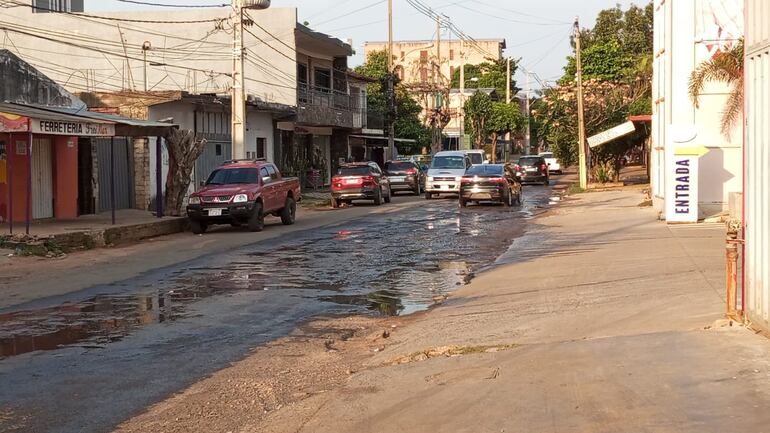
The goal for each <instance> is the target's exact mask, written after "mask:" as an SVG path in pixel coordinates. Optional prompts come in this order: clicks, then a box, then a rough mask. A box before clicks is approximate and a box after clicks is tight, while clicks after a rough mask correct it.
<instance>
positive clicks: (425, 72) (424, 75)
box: [420, 68, 428, 83]
mask: <svg viewBox="0 0 770 433" xmlns="http://www.w3.org/2000/svg"><path fill="white" fill-rule="evenodd" d="M420 81H422V82H423V83H425V82H427V81H428V70H427V69H425V68H422V69H420Z"/></svg>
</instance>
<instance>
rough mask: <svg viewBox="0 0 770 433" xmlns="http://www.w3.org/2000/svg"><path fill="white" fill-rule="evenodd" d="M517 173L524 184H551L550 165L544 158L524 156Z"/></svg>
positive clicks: (520, 160) (520, 159)
mask: <svg viewBox="0 0 770 433" xmlns="http://www.w3.org/2000/svg"><path fill="white" fill-rule="evenodd" d="M516 173H517V174H518V176H519V178H520V179H521V182H522V183H542V184H543V185H548V184H550V183H551V177H550V175H549V173H548V164H547V163H546V162H545V158H543V157H542V156H522V157H521V158H519V163H518V165H517V167H516Z"/></svg>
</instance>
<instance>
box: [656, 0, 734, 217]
mask: <svg viewBox="0 0 770 433" xmlns="http://www.w3.org/2000/svg"><path fill="white" fill-rule="evenodd" d="M742 3H743V2H742V0H685V1H665V0H655V1H654V14H655V15H654V35H655V36H654V67H653V70H654V72H653V86H652V99H653V115H652V141H653V144H652V150H651V170H650V178H651V179H650V181H651V189H652V196H653V205H654V206H655V208H656V209H657V210H658V211H659V212H660V214H661V216H662V217H663V218H664V219H666V220H667V221H670V222H694V221H697V220H698V219H701V218H704V217H708V216H712V215H716V214H720V213H722V212H726V211H728V210H730V209H729V203H730V199H731V196H733V197H734V196H735V194H740V193H741V191H742V181H741V178H742V176H741V167H742V137H743V134H742V128H741V124H740V122H736V123H735V124H734V125H733V126H732V128H731V130H730V131H729V132H728V133H727V134H723V133H722V131H721V130H720V124H721V115H722V112H723V111H724V107H725V105H726V103H727V99H728V96H729V93H730V88H729V86H727V85H726V84H724V83H720V82H712V83H708V84H707V87H706V89H705V91H704V92H703V93H702V95H701V97H700V104H699V106H698V107H696V106H695V104H694V103H693V101H692V100H691V98H690V95H689V93H688V84H689V78H690V75H691V73H692V71H693V70H694V69H695V68H696V67H697V66H698V65H699V64H700V63H701V62H703V61H706V60H708V59H710V58H712V57H713V56H714V55H715V54H716V53H718V52H720V51H726V50H729V49H731V48H732V47H734V46H735V44H737V43H738V41H739V40H740V38H741V37H742V36H743V27H744V26H743V4H742ZM699 149H700V150H699ZM688 153H689V154H688ZM693 154H695V155H693ZM698 154H702V156H700V157H698V156H697V155H698ZM693 156H694V157H693ZM685 164H686V165H687V166H685ZM695 168H697V170H696V169H695ZM677 170H679V171H677ZM685 171H687V172H688V176H682V175H681V174H682V173H684V172H685ZM685 181H686V182H685Z"/></svg>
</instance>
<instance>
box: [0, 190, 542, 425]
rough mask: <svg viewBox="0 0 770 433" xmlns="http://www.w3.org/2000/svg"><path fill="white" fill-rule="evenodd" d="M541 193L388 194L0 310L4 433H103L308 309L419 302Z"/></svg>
mask: <svg viewBox="0 0 770 433" xmlns="http://www.w3.org/2000/svg"><path fill="white" fill-rule="evenodd" d="M551 195H552V190H551V188H547V187H542V186H531V187H530V186H528V187H526V188H525V195H524V205H523V206H522V207H520V208H517V207H514V208H512V209H508V208H505V207H501V206H472V207H469V208H467V209H464V210H460V209H459V207H458V206H457V202H456V200H452V199H440V200H432V201H419V202H417V200H419V199H417V198H411V197H397V198H396V199H395V200H394V205H392V206H390V207H383V208H382V209H383V211H382V212H378V213H369V214H368V215H364V216H362V217H360V218H355V219H352V220H349V221H345V222H341V223H333V224H331V225H327V226H323V227H319V228H314V229H309V230H304V231H296V232H290V233H286V234H282V235H280V236H278V237H275V238H272V239H266V240H263V241H260V242H256V243H252V244H248V245H245V246H242V247H237V248H233V249H231V250H228V251H226V252H224V251H221V250H216V251H215V252H213V253H211V254H209V255H204V256H202V257H199V258H195V259H192V260H190V261H187V262H184V263H182V264H176V265H171V266H166V267H163V268H161V269H156V270H153V271H149V272H146V273H143V274H141V275H138V276H133V277H130V278H127V279H119V278H116V279H115V280H114V281H109V282H106V283H103V284H97V285H95V286H93V287H90V288H87V289H85V290H80V291H77V292H74V293H69V294H63V295H58V296H56V297H51V298H47V299H41V300H36V301H33V302H30V303H27V304H24V305H22V306H21V307H11V308H7V309H5V310H3V311H2V314H1V315H0V344H1V346H0V348H1V349H2V353H3V356H4V357H3V358H0V379H1V380H2V383H3V386H2V388H0V432H6V431H29V432H36V433H42V432H73V433H74V432H78V433H80V432H106V431H110V430H111V429H112V428H113V427H114V426H116V425H117V424H118V423H120V422H121V421H123V420H125V419H127V418H128V417H130V416H131V415H134V414H136V413H138V412H140V411H141V410H142V409H143V408H145V407H147V406H148V405H150V404H152V403H154V402H157V401H159V400H161V399H162V398H164V397H167V396H168V395H170V394H172V393H174V392H177V391H179V390H181V389H184V388H185V387H186V386H189V385H190V384H191V383H194V382H195V381H196V380H198V379H200V378H202V377H205V376H206V375H208V374H211V373H212V372H214V371H216V370H218V369H220V368H223V367H225V366H227V365H229V363H231V362H233V361H236V360H238V359H240V358H242V357H243V356H245V355H246V354H247V353H248V351H249V350H250V349H252V348H253V347H255V346H258V345H260V344H263V343H265V342H267V341H271V340H273V339H276V338H279V337H281V336H284V335H286V334H287V333H288V332H290V331H291V330H292V329H294V328H295V327H296V326H297V325H298V324H299V323H301V322H303V321H306V320H308V319H310V318H312V317H313V316H317V315H328V314H351V313H362V312H365V313H367V312H368V313H371V314H386V315H403V314H409V313H413V312H416V311H420V310H424V309H426V308H429V307H430V306H431V305H433V304H435V303H436V302H437V301H440V300H441V299H442V298H443V297H444V296H446V295H447V294H448V293H449V292H451V291H452V290H454V289H455V288H457V287H459V286H461V285H463V284H464V283H465V282H467V281H469V279H471V278H472V277H473V275H474V272H477V271H478V270H480V269H482V268H484V267H487V266H489V265H490V264H492V263H493V262H494V261H495V260H496V259H497V258H498V257H499V256H500V255H502V254H503V253H505V252H506V250H507V249H508V247H509V246H510V245H511V243H512V241H513V240H514V239H515V238H517V237H518V236H520V235H521V234H522V233H523V232H524V230H525V227H526V224H527V220H528V219H530V218H532V217H533V216H534V215H536V214H537V213H538V212H542V211H543V210H544V209H545V208H547V207H548V206H549V204H550V203H552V201H551V200H552V198H551ZM407 203H411V204H413V205H412V206H402V205H403V204H407ZM355 210H356V209H343V210H340V211H337V212H352V211H355ZM232 233H233V230H232V229H227V230H224V231H221V232H215V233H211V234H209V235H206V237H205V238H206V240H207V241H216V239H217V237H222V238H225V237H228V236H230V237H232ZM214 243H215V242H214ZM90 272H92V273H99V272H100V269H99V268H98V267H96V268H93V269H91V270H90ZM59 291H60V292H62V293H66V292H67V290H65V289H62V288H59Z"/></svg>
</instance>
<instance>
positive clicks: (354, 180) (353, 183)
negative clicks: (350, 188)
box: [345, 179, 358, 185]
mask: <svg viewBox="0 0 770 433" xmlns="http://www.w3.org/2000/svg"><path fill="white" fill-rule="evenodd" d="M357 183H358V179H345V185H355V184H357Z"/></svg>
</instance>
